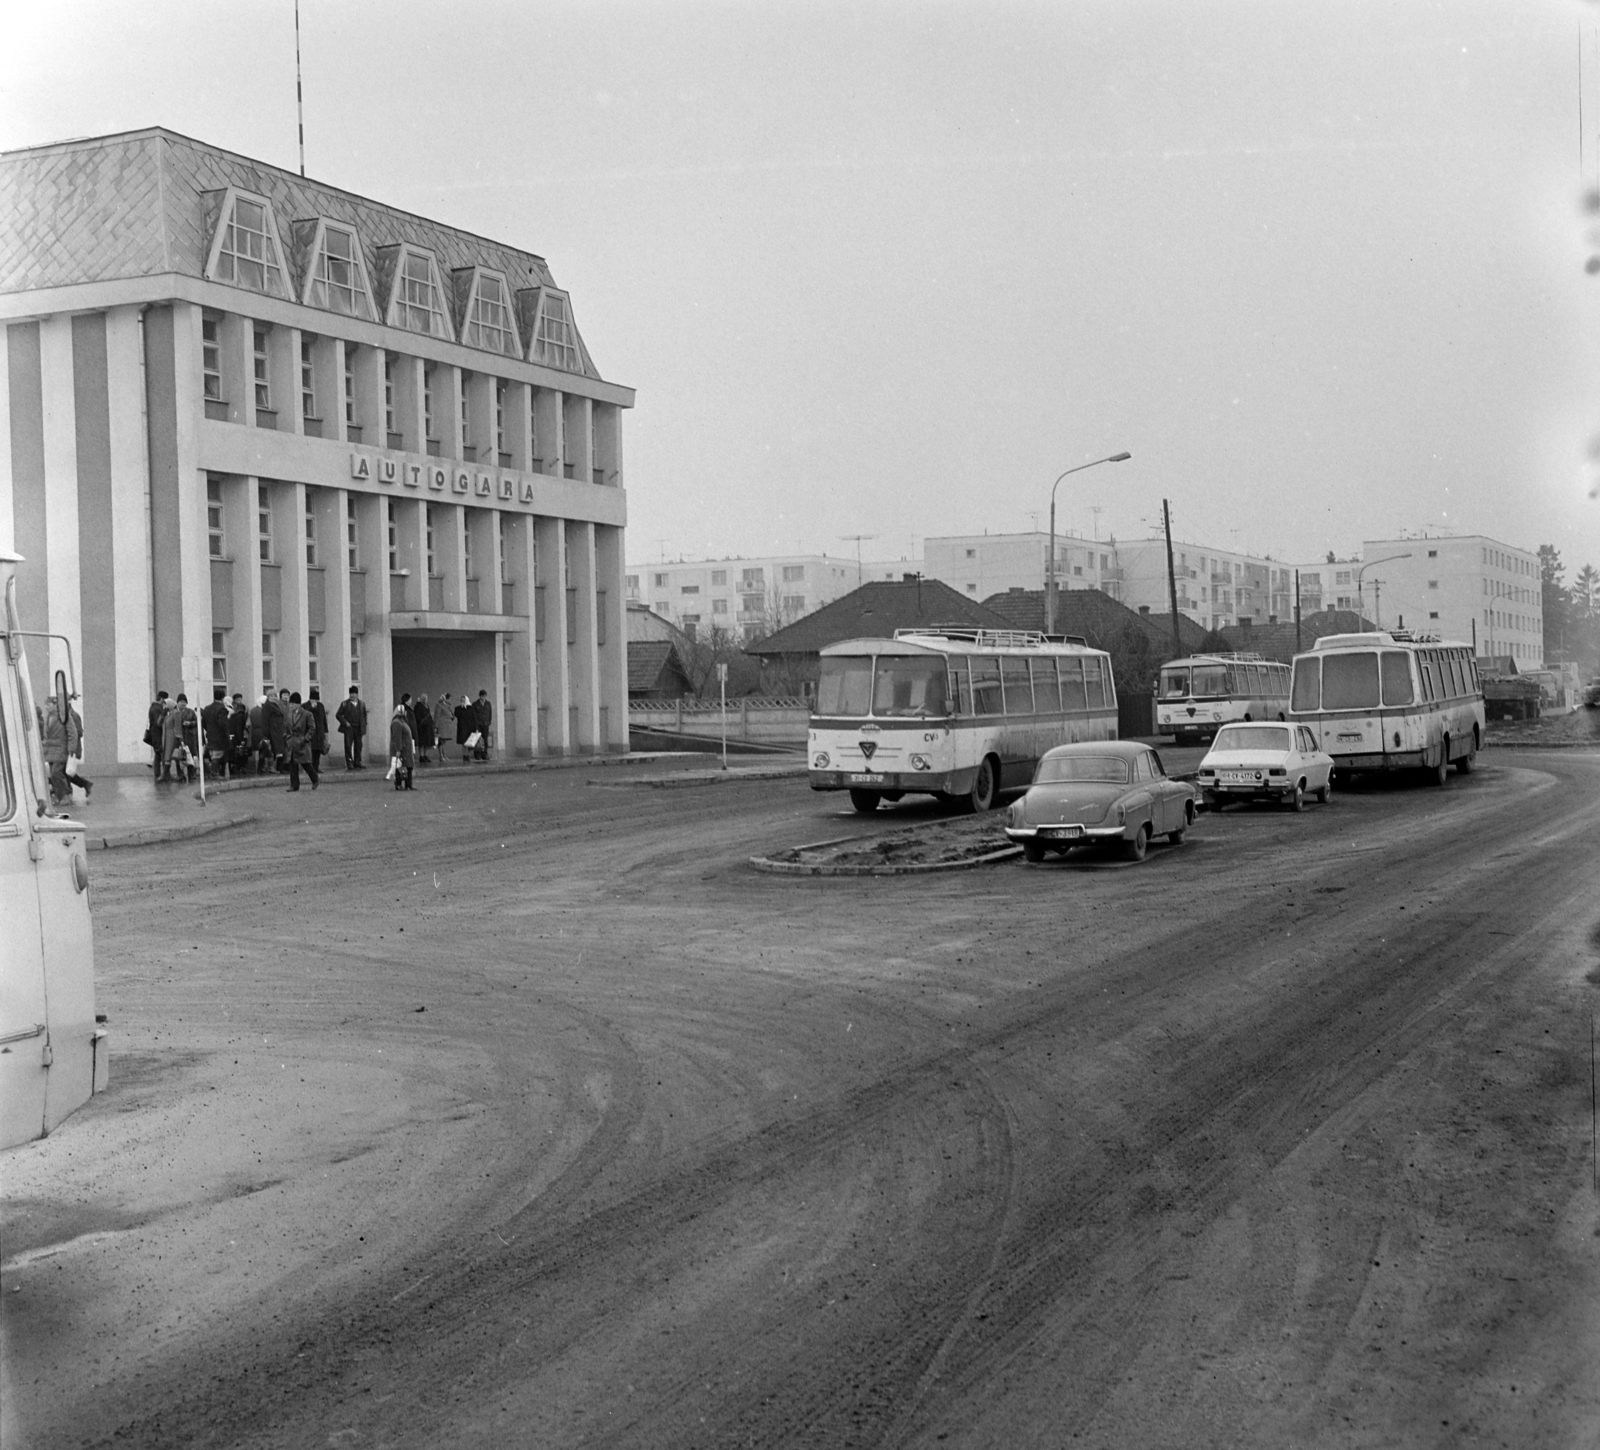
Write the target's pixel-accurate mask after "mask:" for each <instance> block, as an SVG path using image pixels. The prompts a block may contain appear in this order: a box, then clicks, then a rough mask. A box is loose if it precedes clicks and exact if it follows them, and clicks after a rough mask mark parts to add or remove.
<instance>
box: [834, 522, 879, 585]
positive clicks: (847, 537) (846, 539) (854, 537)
mask: <svg viewBox="0 0 1600 1450" xmlns="http://www.w3.org/2000/svg"><path fill="white" fill-rule="evenodd" d="M877 537H878V536H877V535H876V534H840V535H839V539H840V542H842V543H846V544H848V543H851V542H852V541H853V542H854V543H855V546H856V588H857V589H859V588H860V587H861V541H862V540H863V539H875V538H877Z"/></svg>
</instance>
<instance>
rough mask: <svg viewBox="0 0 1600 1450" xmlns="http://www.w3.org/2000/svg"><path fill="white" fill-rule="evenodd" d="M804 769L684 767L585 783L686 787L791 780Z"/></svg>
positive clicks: (615, 787)
mask: <svg viewBox="0 0 1600 1450" xmlns="http://www.w3.org/2000/svg"><path fill="white" fill-rule="evenodd" d="M805 773H806V768H805V766H804V765H792V766H770V767H763V766H757V767H756V768H755V769H753V770H742V769H741V770H685V771H681V772H679V773H677V774H674V775H651V776H641V777H638V778H636V779H634V780H591V781H587V782H586V784H588V785H596V786H602V787H605V788H606V789H610V790H635V789H642V790H685V789H688V788H689V787H691V786H700V785H730V784H732V783H733V782H734V781H740V780H791V779H793V778H794V777H795V776H802V775H804V774H805Z"/></svg>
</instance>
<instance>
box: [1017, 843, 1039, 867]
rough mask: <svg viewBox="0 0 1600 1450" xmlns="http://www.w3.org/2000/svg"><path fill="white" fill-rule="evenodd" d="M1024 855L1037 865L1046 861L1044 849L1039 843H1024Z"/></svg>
mask: <svg viewBox="0 0 1600 1450" xmlns="http://www.w3.org/2000/svg"><path fill="white" fill-rule="evenodd" d="M1022 854H1023V856H1024V857H1025V858H1026V859H1027V860H1029V861H1032V862H1034V863H1035V864H1036V865H1037V864H1038V863H1039V862H1040V861H1042V860H1044V847H1043V846H1042V845H1041V844H1040V843H1039V842H1038V841H1024V842H1023V843H1022Z"/></svg>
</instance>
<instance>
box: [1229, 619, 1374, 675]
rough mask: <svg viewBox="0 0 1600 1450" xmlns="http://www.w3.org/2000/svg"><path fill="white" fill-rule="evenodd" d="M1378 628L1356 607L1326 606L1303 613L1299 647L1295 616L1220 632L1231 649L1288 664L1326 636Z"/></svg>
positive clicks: (1235, 626) (1230, 628) (1231, 626)
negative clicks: (1355, 608)
mask: <svg viewBox="0 0 1600 1450" xmlns="http://www.w3.org/2000/svg"><path fill="white" fill-rule="evenodd" d="M1375 628H1377V626H1376V625H1374V624H1372V623H1371V622H1370V621H1368V620H1365V619H1363V618H1362V617H1361V616H1360V615H1359V614H1357V613H1356V612H1355V611H1354V610H1351V609H1325V610H1322V611H1321V612H1320V613H1317V614H1302V615H1301V617H1300V639H1301V644H1300V647H1299V649H1296V647H1295V642H1294V620H1292V619H1289V620H1280V621H1279V622H1278V623H1277V624H1252V625H1249V626H1247V627H1245V628H1242V629H1241V628H1240V627H1239V626H1238V625H1236V624H1231V625H1229V626H1228V627H1227V628H1226V629H1224V630H1221V631H1219V632H1220V633H1221V635H1222V637H1223V638H1224V639H1225V640H1227V641H1228V648H1229V649H1230V650H1253V651H1254V652H1255V653H1256V654H1258V655H1260V656H1261V657H1262V658H1263V659H1268V660H1280V661H1281V662H1282V663H1284V664H1289V663H1290V662H1292V661H1293V659H1294V657H1295V655H1297V654H1298V653H1299V652H1300V650H1301V649H1310V648H1311V647H1312V645H1314V644H1315V643H1316V642H1317V641H1318V640H1319V639H1321V638H1322V637H1323V636H1324V635H1329V634H1362V633H1365V632H1366V631H1367V630H1370V629H1375Z"/></svg>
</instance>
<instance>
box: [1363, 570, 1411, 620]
mask: <svg viewBox="0 0 1600 1450" xmlns="http://www.w3.org/2000/svg"><path fill="white" fill-rule="evenodd" d="M1410 557H1411V555H1410V554H1389V555H1387V556H1385V557H1384V558H1382V559H1369V560H1367V562H1366V563H1365V564H1363V565H1362V566H1361V567H1360V568H1359V569H1357V570H1356V612H1357V613H1359V612H1360V610H1361V607H1362V605H1363V604H1364V603H1365V602H1366V595H1365V594H1363V593H1362V592H1361V576H1362V575H1363V574H1365V573H1366V572H1367V570H1368V569H1372V568H1376V567H1377V566H1378V565H1379V564H1392V563H1394V561H1395V560H1396V559H1409V558H1410ZM1372 584H1373V588H1374V590H1376V588H1377V585H1378V581H1377V580H1376V579H1374V580H1373V581H1372ZM1372 612H1373V613H1374V614H1376V613H1377V612H1378V606H1377V600H1376V596H1375V597H1374V600H1373V606H1372ZM1372 622H1373V623H1374V624H1375V625H1377V626H1378V628H1379V629H1382V628H1383V621H1382V620H1381V619H1374V620H1373V621H1372Z"/></svg>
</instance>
